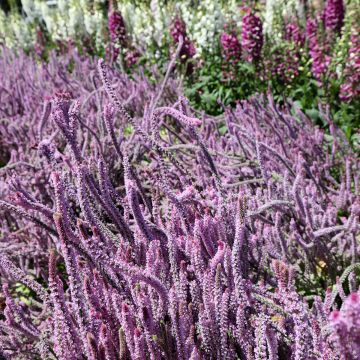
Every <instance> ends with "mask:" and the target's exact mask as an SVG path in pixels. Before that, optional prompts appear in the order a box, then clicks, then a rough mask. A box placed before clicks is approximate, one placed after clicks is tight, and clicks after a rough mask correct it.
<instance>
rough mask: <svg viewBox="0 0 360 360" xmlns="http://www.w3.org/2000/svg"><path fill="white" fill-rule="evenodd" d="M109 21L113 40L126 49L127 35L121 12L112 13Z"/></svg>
mask: <svg viewBox="0 0 360 360" xmlns="http://www.w3.org/2000/svg"><path fill="white" fill-rule="evenodd" d="M108 21H109V33H110V37H111V40H112V41H113V42H114V43H118V44H119V45H120V46H121V47H124V48H125V47H126V46H127V35H126V28H125V23H124V19H123V17H122V15H121V13H120V11H117V10H115V11H112V12H111V13H110V15H109V20H108Z"/></svg>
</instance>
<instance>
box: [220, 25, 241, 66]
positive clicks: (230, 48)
mask: <svg viewBox="0 0 360 360" xmlns="http://www.w3.org/2000/svg"><path fill="white" fill-rule="evenodd" d="M225 30H226V29H225ZM220 44H221V47H222V54H223V57H224V59H225V60H226V61H227V62H229V63H232V64H236V63H237V62H239V61H240V57H241V45H240V41H239V39H238V37H237V34H236V32H235V31H234V30H233V31H231V32H226V31H224V32H223V33H222V34H221V36H220Z"/></svg>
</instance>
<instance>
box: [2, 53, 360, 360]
mask: <svg viewBox="0 0 360 360" xmlns="http://www.w3.org/2000/svg"><path fill="white" fill-rule="evenodd" d="M50 55H51V56H50V59H49V63H48V64H44V65H42V66H39V65H37V63H36V62H35V61H34V60H32V59H31V58H29V57H27V56H26V55H24V54H20V55H19V57H17V56H15V55H14V54H13V53H11V52H9V51H7V50H5V49H4V50H3V55H2V57H1V58H0V71H1V74H2V82H1V85H0V89H1V91H0V109H1V111H2V120H1V122H0V134H1V137H0V146H1V149H0V150H1V151H0V154H1V153H5V155H4V156H3V158H4V160H5V161H4V162H6V164H4V165H5V166H3V167H2V168H1V169H0V216H1V219H2V220H3V221H2V223H1V231H0V273H1V277H0V281H1V284H2V292H1V301H2V302H1V307H0V309H1V319H0V356H1V357H3V358H22V359H35V358H42V359H59V360H69V359H84V358H85V359H90V360H95V359H107V360H116V359H130V358H131V359H136V360H145V359H154V360H157V359H159V360H160V359H169V360H170V359H184V360H185V359H192V360H195V359H234V360H235V359H236V358H241V359H264V360H265V359H292V358H294V359H297V360H300V359H304V360H307V359H317V358H321V357H322V356H323V355H324V357H325V358H327V359H334V360H335V359H336V360H337V359H341V357H342V356H344V354H347V356H348V358H349V359H354V360H355V359H357V358H359V356H360V353H359V351H360V349H359V348H358V347H356V346H357V345H356V344H357V342H358V341H359V339H358V327H357V325H358V324H357V321H358V307H359V305H358V304H359V300H358V296H360V295H357V294H354V292H356V291H357V286H358V284H357V283H356V278H355V271H356V269H357V268H358V267H359V266H360V265H359V263H358V261H359V256H360V254H359V248H358V246H357V240H356V239H357V237H358V236H359V233H360V228H359V215H360V194H359V170H360V169H359V165H360V164H359V161H358V159H357V157H356V155H355V154H354V153H353V152H352V150H351V148H350V147H349V146H348V144H347V142H346V140H344V135H343V134H342V132H341V131H340V130H339V129H338V128H337V127H336V126H335V124H334V123H333V121H332V120H331V119H330V118H329V116H328V114H327V113H326V111H323V110H322V109H320V111H321V115H322V116H323V118H324V119H325V120H326V121H327V122H328V127H329V131H330V133H331V137H328V136H326V135H325V132H324V131H323V130H321V129H318V128H316V127H315V126H314V125H313V123H312V122H311V121H309V119H308V117H307V116H306V115H305V114H304V113H302V112H301V111H300V110H299V109H298V108H296V106H295V105H291V104H290V103H286V104H285V105H287V106H285V107H284V108H280V107H278V106H277V105H275V103H274V100H273V98H272V96H271V95H270V94H269V96H268V97H265V96H257V97H254V98H251V99H249V100H248V101H242V102H239V103H238V105H237V106H236V107H235V108H234V109H230V108H227V109H225V113H224V115H223V116H219V117H210V116H205V115H201V116H200V115H199V114H198V113H196V112H195V111H194V110H193V109H192V108H191V107H190V106H189V104H188V102H187V100H186V99H185V98H184V97H183V96H182V95H181V92H180V90H179V89H180V86H179V85H178V84H177V82H176V81H174V80H173V79H171V78H169V77H168V76H167V77H166V78H165V79H164V80H163V81H162V82H160V83H159V84H153V83H151V82H150V81H148V80H147V79H146V78H145V77H144V75H141V74H140V75H136V74H133V76H132V78H131V79H130V78H128V77H127V76H126V75H124V74H120V73H118V72H116V71H115V70H111V69H108V68H107V67H106V65H105V63H104V61H103V60H100V61H99V62H98V64H96V62H94V61H93V60H91V59H87V58H82V57H80V56H79V55H77V54H76V53H74V54H72V56H71V57H70V56H68V55H65V56H64V57H63V58H60V57H55V56H53V55H52V54H50ZM70 62H71V64H72V72H71V74H70V73H68V72H67V71H66V69H67V67H68V65H69V63H70ZM9 69H11V71H9ZM153 77H154V78H157V79H159V76H158V74H154V76H153ZM299 120H301V121H299ZM224 126H225V127H226V129H225V132H223V133H222V134H221V132H220V131H219V129H220V128H221V127H224ZM344 159H345V160H344ZM345 267H346V268H345ZM320 272H321V282H320V281H317V277H318V276H319V273H320ZM339 275H341V276H340V277H338V276H339ZM347 281H348V282H349V287H350V291H351V292H352V294H351V295H350V297H349V298H348V299H347V300H345V298H346V294H345V290H344V288H346V287H347V286H346V287H345V286H343V285H344V284H345V282H347ZM19 283H21V284H23V287H25V288H26V289H28V292H27V293H28V294H29V292H30V294H31V295H30V296H29V295H27V296H22V297H21V298H20V300H19V299H16V298H15V296H14V287H15V286H16V285H17V284H19ZM320 283H321V287H322V289H323V290H325V289H326V288H328V287H330V286H332V285H333V284H335V286H334V288H333V290H331V289H329V290H327V291H326V294H325V297H324V298H321V297H320V296H314V297H312V298H311V300H312V301H311V302H308V301H307V300H308V299H306V298H304V297H303V296H302V295H301V293H300V292H299V291H298V287H299V286H300V288H301V289H302V290H304V289H307V290H309V291H310V292H312V290H313V289H318V288H317V286H319V284H320ZM30 290H31V291H30ZM341 302H343V305H342V306H341V308H337V304H340V303H341ZM334 311H335V312H334ZM336 311H339V312H338V313H337V312H336ZM331 313H332V315H331ZM344 346H347V348H344ZM345 350H346V351H347V352H344V351H345Z"/></svg>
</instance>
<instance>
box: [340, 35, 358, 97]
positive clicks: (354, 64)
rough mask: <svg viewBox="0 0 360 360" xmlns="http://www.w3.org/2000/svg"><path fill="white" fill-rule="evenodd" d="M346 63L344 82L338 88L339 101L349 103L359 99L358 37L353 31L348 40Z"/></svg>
mask: <svg viewBox="0 0 360 360" xmlns="http://www.w3.org/2000/svg"><path fill="white" fill-rule="evenodd" d="M350 44H351V45H350V49H349V57H348V59H349V60H348V62H347V63H346V66H345V70H344V78H345V80H344V82H343V83H342V84H341V87H340V99H341V100H343V101H350V100H353V99H357V98H359V97H360V36H359V33H358V32H356V31H354V33H352V34H351V38H350Z"/></svg>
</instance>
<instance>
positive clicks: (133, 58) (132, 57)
mask: <svg viewBox="0 0 360 360" xmlns="http://www.w3.org/2000/svg"><path fill="white" fill-rule="evenodd" d="M139 58H140V53H139V51H137V50H136V49H132V50H130V49H129V50H127V51H126V55H125V61H126V65H127V66H128V67H131V66H134V65H135V64H136V63H137V62H138V60H139Z"/></svg>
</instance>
